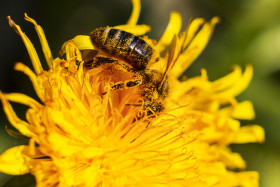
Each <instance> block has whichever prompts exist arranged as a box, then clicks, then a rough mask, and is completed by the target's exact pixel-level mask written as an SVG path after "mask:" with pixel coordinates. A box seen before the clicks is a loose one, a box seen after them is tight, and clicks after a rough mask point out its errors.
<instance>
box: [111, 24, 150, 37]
mask: <svg viewBox="0 0 280 187" xmlns="http://www.w3.org/2000/svg"><path fill="white" fill-rule="evenodd" d="M114 28H116V29H120V30H124V31H126V32H130V33H132V34H134V35H137V36H139V35H144V34H146V33H147V32H149V31H150V30H151V27H150V26H149V25H118V26H115V27H114Z"/></svg>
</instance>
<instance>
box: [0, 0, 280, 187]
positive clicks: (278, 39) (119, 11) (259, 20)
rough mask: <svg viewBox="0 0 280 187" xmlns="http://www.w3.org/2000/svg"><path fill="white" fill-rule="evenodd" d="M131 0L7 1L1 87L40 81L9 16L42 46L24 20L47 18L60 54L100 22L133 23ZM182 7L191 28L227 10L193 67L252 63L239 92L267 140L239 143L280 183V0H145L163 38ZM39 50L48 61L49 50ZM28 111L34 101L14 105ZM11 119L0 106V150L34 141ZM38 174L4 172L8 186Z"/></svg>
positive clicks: (214, 72) (0, 19)
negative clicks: (19, 68)
mask: <svg viewBox="0 0 280 187" xmlns="http://www.w3.org/2000/svg"><path fill="white" fill-rule="evenodd" d="M131 9H132V6H131V2H130V0H118V1H116V0H103V1H94V0H82V1H73V0H69V1H57V0H49V1H44V2H41V1H35V0H28V1H13V0H11V1H6V2H2V4H1V8H0V49H1V50H0V58H1V59H0V60H1V61H0V89H1V91H3V92H22V93H26V94H27V95H31V96H32V97H35V98H36V96H35V93H34V91H33V88H32V85H31V83H30V81H29V80H28V78H27V77H26V76H25V75H23V74H22V73H19V72H16V71H14V70H13V66H14V64H15V62H18V61H20V62H24V63H25V64H27V65H28V66H30V67H31V62H30V59H29V56H28V54H27V51H26V49H25V47H24V45H23V43H22V42H21V39H20V37H19V36H18V35H17V34H16V33H15V32H14V31H13V30H12V29H11V28H10V27H9V25H8V22H7V20H6V17H7V16H8V15H10V16H11V17H12V19H13V20H14V21H15V22H16V23H17V24H18V25H20V26H21V28H22V29H23V31H24V32H25V33H26V34H27V36H28V37H29V38H30V40H31V41H32V42H33V43H34V45H35V47H36V49H40V45H39V41H38V38H37V35H36V33H35V30H34V27H33V26H32V24H30V23H28V22H26V21H24V19H23V16H24V15H23V14H24V12H26V13H28V15H29V16H30V17H32V18H34V19H35V20H36V21H37V22H38V24H40V25H41V26H42V27H43V29H44V31H45V34H46V36H47V39H48V42H49V45H50V48H51V50H52V52H53V55H54V57H56V56H58V52H59V50H60V47H61V45H62V44H63V42H64V41H67V40H69V39H71V38H73V37H74V36H75V35H79V34H88V33H89V32H90V31H91V30H93V29H94V28H96V27H99V26H106V25H109V26H114V25H120V24H124V23H126V21H127V19H128V18H129V16H130V13H131ZM171 11H178V12H180V13H181V15H182V18H183V21H184V22H183V28H184V27H185V26H186V25H187V23H188V20H189V18H190V17H193V18H196V17H204V18H206V19H207V20H210V19H211V18H212V17H213V16H219V17H220V18H221V22H220V24H218V25H217V27H216V29H215V31H214V34H213V36H212V39H211V41H210V43H209V45H208V46H207V47H206V49H205V51H204V52H203V53H202V54H201V56H200V57H199V58H198V59H197V60H196V61H195V63H194V64H193V65H192V66H191V67H190V68H189V69H188V71H187V74H188V76H195V75H198V74H199V73H200V69H201V68H202V67H205V68H206V69H207V71H208V75H209V79H210V80H215V79H217V78H219V77H221V76H223V75H225V74H227V73H228V72H229V71H230V68H231V67H232V65H234V64H239V65H240V66H241V67H242V68H243V69H244V68H245V65H246V64H248V63H251V64H252V65H253V67H254V77H253V81H252V83H251V84H250V86H249V87H248V89H247V90H246V91H245V92H244V93H242V94H241V95H240V96H238V100H240V101H241V100H245V99H250V100H251V101H253V103H254V106H255V110H256V119H255V120H253V121H244V122H243V121H242V124H259V125H261V126H263V127H264V129H265V131H266V142H265V143H264V144H243V145H232V149H233V150H234V151H238V152H240V153H241V155H242V156H243V157H244V159H245V160H246V161H247V166H248V170H257V171H259V172H260V186H264V187H279V186H280V179H279V176H280V149H279V148H280V133H279V132H280V125H279V124H278V123H279V121H280V111H279V106H280V52H279V51H280V19H279V18H280V1H279V0H226V1H225V0H154V1H151V0H143V1H142V11H141V15H140V19H139V23H140V24H148V25H151V27H152V32H151V33H149V34H148V35H149V37H151V38H155V39H159V37H160V36H161V34H162V33H163V31H164V29H165V27H166V25H167V24H168V21H169V13H170V12H171ZM38 53H39V56H40V57H41V59H42V62H43V63H44V61H43V55H42V52H41V50H38ZM13 106H14V107H15V109H16V111H17V113H18V114H19V116H20V117H21V118H23V119H24V118H25V117H24V116H25V115H24V112H25V110H26V107H24V106H21V105H16V104H15V105H13ZM5 125H8V127H9V128H11V126H10V125H9V124H8V122H7V120H6V117H5V115H4V113H3V111H2V109H1V111H0V152H3V151H4V150H6V149H7V148H9V147H12V146H15V145H18V144H22V143H26V142H22V141H20V140H17V139H14V138H12V137H10V136H8V135H7V133H6V132H5V130H4V129H5ZM33 180H34V179H32V177H31V176H30V175H26V176H22V177H16V178H13V177H12V176H9V175H5V174H0V186H32V184H33V183H34V181H33Z"/></svg>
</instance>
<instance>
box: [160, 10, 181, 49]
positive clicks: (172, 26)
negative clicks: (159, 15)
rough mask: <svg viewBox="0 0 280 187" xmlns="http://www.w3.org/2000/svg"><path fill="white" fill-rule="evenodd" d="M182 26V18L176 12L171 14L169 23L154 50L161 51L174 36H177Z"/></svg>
mask: <svg viewBox="0 0 280 187" xmlns="http://www.w3.org/2000/svg"><path fill="white" fill-rule="evenodd" d="M181 26H182V17H181V15H180V14H179V13H178V12H171V14H170V20H169V23H168V25H167V27H166V29H165V31H164V33H163V35H162V37H161V38H160V40H159V41H158V43H157V46H156V49H157V50H158V51H159V52H161V51H163V50H164V49H165V48H166V47H167V46H168V45H169V44H170V43H171V41H172V38H173V36H174V35H178V34H179V32H180V30H181Z"/></svg>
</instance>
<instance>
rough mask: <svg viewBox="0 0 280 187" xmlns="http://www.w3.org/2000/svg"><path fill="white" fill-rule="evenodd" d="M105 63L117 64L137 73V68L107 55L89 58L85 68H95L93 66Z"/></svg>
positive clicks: (96, 66) (121, 67)
mask: <svg viewBox="0 0 280 187" xmlns="http://www.w3.org/2000/svg"><path fill="white" fill-rule="evenodd" d="M105 64H115V65H116V66H117V67H119V68H120V69H124V70H126V71H127V72H132V73H135V70H133V69H131V68H130V67H129V66H128V65H126V64H124V63H121V62H119V61H118V60H116V59H113V58H107V57H94V58H93V59H91V60H87V61H85V62H84V68H85V69H93V68H98V67H99V66H102V65H105Z"/></svg>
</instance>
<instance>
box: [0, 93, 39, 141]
mask: <svg viewBox="0 0 280 187" xmlns="http://www.w3.org/2000/svg"><path fill="white" fill-rule="evenodd" d="M0 99H1V101H2V105H3V108H4V112H5V114H6V116H7V118H8V120H9V122H10V123H11V124H12V125H13V126H14V127H15V128H16V129H17V130H18V131H19V132H20V133H21V134H23V135H25V136H28V137H32V136H34V134H33V132H32V131H31V129H32V127H31V126H30V125H29V124H28V123H26V122H25V121H23V120H21V119H19V118H18V116H17V115H16V113H15V111H14V110H13V108H12V106H11V104H10V103H9V102H8V101H7V99H6V98H5V95H3V94H2V93H0Z"/></svg>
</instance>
